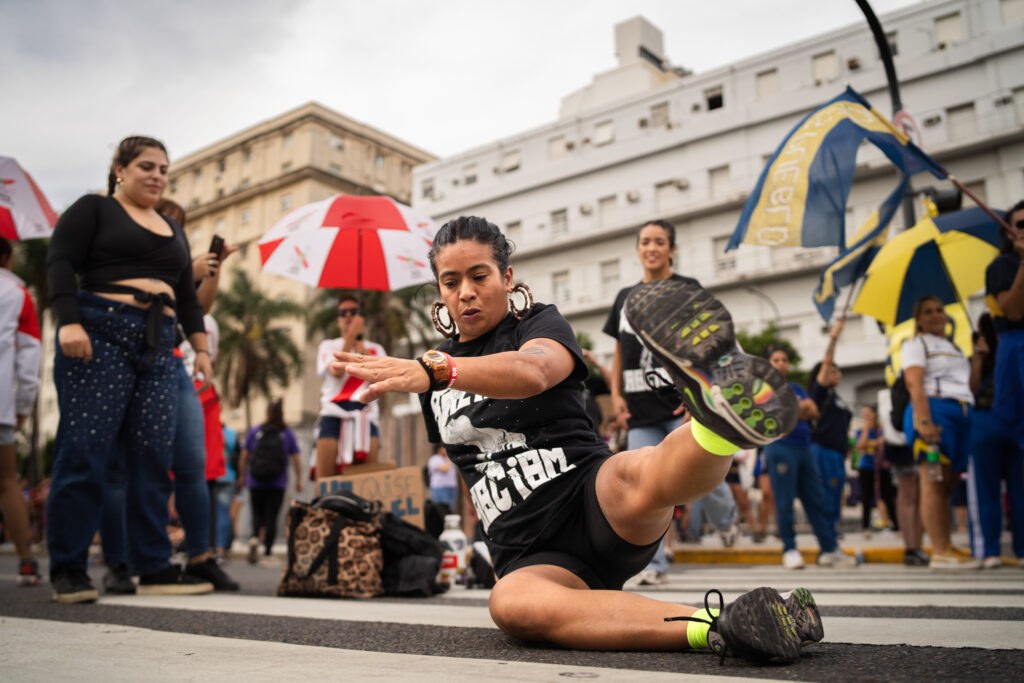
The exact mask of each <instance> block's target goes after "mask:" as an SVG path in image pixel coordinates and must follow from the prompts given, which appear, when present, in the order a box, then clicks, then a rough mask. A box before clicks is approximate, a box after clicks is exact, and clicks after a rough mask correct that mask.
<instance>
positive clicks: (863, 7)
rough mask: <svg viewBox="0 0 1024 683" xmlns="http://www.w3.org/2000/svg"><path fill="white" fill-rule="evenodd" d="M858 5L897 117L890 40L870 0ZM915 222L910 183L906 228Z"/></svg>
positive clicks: (896, 83)
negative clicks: (879, 62)
mask: <svg viewBox="0 0 1024 683" xmlns="http://www.w3.org/2000/svg"><path fill="white" fill-rule="evenodd" d="M857 6H858V7H860V11H861V12H863V13H864V18H865V19H867V22H868V27H869V28H870V29H871V35H872V36H874V38H875V45H877V46H878V56H879V57H881V59H882V65H883V66H884V67H885V80H886V81H887V82H888V84H889V98H890V99H891V100H892V115H893V116H894V117H895V116H896V114H898V113H900V112H901V111H903V101H902V100H901V99H900V83H899V81H898V80H897V79H896V66H895V65H894V64H893V61H892V50H890V49H889V41H888V39H886V37H885V30H884V29H883V28H882V24H881V22H879V21H878V17H877V16H875V11H874V10H873V9H871V4H870V3H869V2H868V0H857ZM915 222H916V220H915V218H914V200H913V197H912V190H911V187H910V185H909V184H908V185H907V194H906V195H904V197H903V227H904V229H909V228H911V227H913V226H914V223H915Z"/></svg>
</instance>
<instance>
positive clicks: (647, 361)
mask: <svg viewBox="0 0 1024 683" xmlns="http://www.w3.org/2000/svg"><path fill="white" fill-rule="evenodd" d="M670 279H672V280H684V281H686V282H690V283H693V284H695V285H698V286H699V284H700V283H698V282H697V281H696V280H694V279H693V278H690V277H683V276H682V275H676V274H673V275H671V276H670ZM633 287H636V285H633ZM633 287H626V288H625V289H623V290H621V291H620V292H619V293H618V295H616V297H615V304H614V305H612V310H611V311H610V312H609V313H608V320H606V321H605V323H604V328H603V329H602V331H603V332H604V333H605V334H607V335H608V336H610V337H615V339H616V340H618V342H619V353H620V356H621V358H622V395H623V397H624V398H625V399H626V406H627V407H628V408H629V415H630V417H629V424H628V425H627V426H628V427H629V428H630V429H633V428H634V427H645V426H647V425H652V424H657V423H658V422H664V421H665V420H673V419H676V416H675V415H673V414H672V411H673V410H675V409H676V408H678V407H679V397H678V395H676V394H675V393H674V392H671V391H656V390H655V389H652V388H651V387H650V385H648V384H647V381H646V380H645V379H644V377H645V376H646V375H648V373H651V372H655V373H657V375H654V374H651V375H649V376H650V379H651V380H652V382H653V383H654V385H655V386H656V387H657V386H661V387H671V386H672V382H671V381H670V380H669V379H668V375H666V374H665V371H664V370H662V369H661V365H659V364H658V361H657V360H655V359H654V357H653V356H652V355H651V352H650V351H648V350H647V347H645V346H644V345H643V344H641V343H640V340H639V339H638V338H637V336H636V333H635V332H633V328H631V327H630V326H629V322H628V321H627V320H626V313H625V310H624V309H625V307H626V297H628V296H629V293H630V292H632V291H633Z"/></svg>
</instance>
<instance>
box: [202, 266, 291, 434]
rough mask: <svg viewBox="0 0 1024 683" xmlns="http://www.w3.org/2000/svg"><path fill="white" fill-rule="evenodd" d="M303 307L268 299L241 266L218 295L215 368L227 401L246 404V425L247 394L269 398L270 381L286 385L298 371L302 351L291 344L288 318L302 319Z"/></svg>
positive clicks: (232, 403) (215, 311)
mask: <svg viewBox="0 0 1024 683" xmlns="http://www.w3.org/2000/svg"><path fill="white" fill-rule="evenodd" d="M305 311H306V309H305V308H303V307H302V306H301V305H299V304H297V303H295V302H294V301H290V300H288V299H270V298H268V297H267V296H266V295H265V294H264V293H263V292H262V291H260V290H259V289H256V288H255V287H254V285H253V282H252V280H251V279H250V278H249V276H248V275H247V274H246V273H245V271H242V270H236V271H235V272H234V276H233V278H232V281H231V287H230V289H228V290H227V291H222V292H220V294H218V296H217V302H216V305H215V307H214V311H213V316H214V318H215V319H216V320H217V324H218V325H219V326H220V349H219V353H218V358H217V367H216V372H217V374H218V375H219V377H220V380H221V386H222V387H223V389H224V394H225V396H226V397H227V400H228V403H229V404H230V405H232V406H236V407H237V406H238V405H239V404H240V403H242V402H243V401H244V402H245V406H246V423H247V424H246V426H247V427H250V426H252V419H251V414H250V408H249V398H250V393H251V392H253V391H256V392H259V393H260V394H262V395H263V396H265V397H266V398H267V400H268V401H269V400H271V399H272V398H274V397H273V396H272V394H271V383H276V384H277V385H279V386H282V387H284V386H288V383H289V382H290V380H291V378H292V377H298V376H299V374H300V373H301V372H302V361H303V357H302V352H301V351H300V349H299V348H298V347H297V346H296V345H295V342H294V341H293V340H292V337H291V334H290V328H289V326H288V324H287V318H302V317H303V316H304V315H305Z"/></svg>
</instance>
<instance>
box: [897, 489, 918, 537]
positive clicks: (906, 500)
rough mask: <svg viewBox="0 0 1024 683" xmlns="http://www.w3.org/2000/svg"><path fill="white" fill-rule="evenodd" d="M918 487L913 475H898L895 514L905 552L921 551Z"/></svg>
mask: <svg viewBox="0 0 1024 683" xmlns="http://www.w3.org/2000/svg"><path fill="white" fill-rule="evenodd" d="M920 498H921V496H920V487H919V485H918V483H917V475H916V474H914V473H909V474H898V475H897V484H896V513H897V518H896V519H897V520H898V521H899V523H900V532H901V533H902V534H903V545H904V547H906V549H907V550H920V549H921V534H922V528H921V510H920V507H919V505H918V503H919V501H920Z"/></svg>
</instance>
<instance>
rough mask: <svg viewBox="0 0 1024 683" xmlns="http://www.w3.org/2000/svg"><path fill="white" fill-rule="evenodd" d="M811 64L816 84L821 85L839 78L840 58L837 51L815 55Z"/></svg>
mask: <svg viewBox="0 0 1024 683" xmlns="http://www.w3.org/2000/svg"><path fill="white" fill-rule="evenodd" d="M811 66H812V70H813V71H814V85H821V84H822V83H828V82H829V81H834V80H835V79H837V78H839V58H838V57H836V53H835V51H830V52H826V53H824V54H821V55H815V56H814V57H812V58H811Z"/></svg>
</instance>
